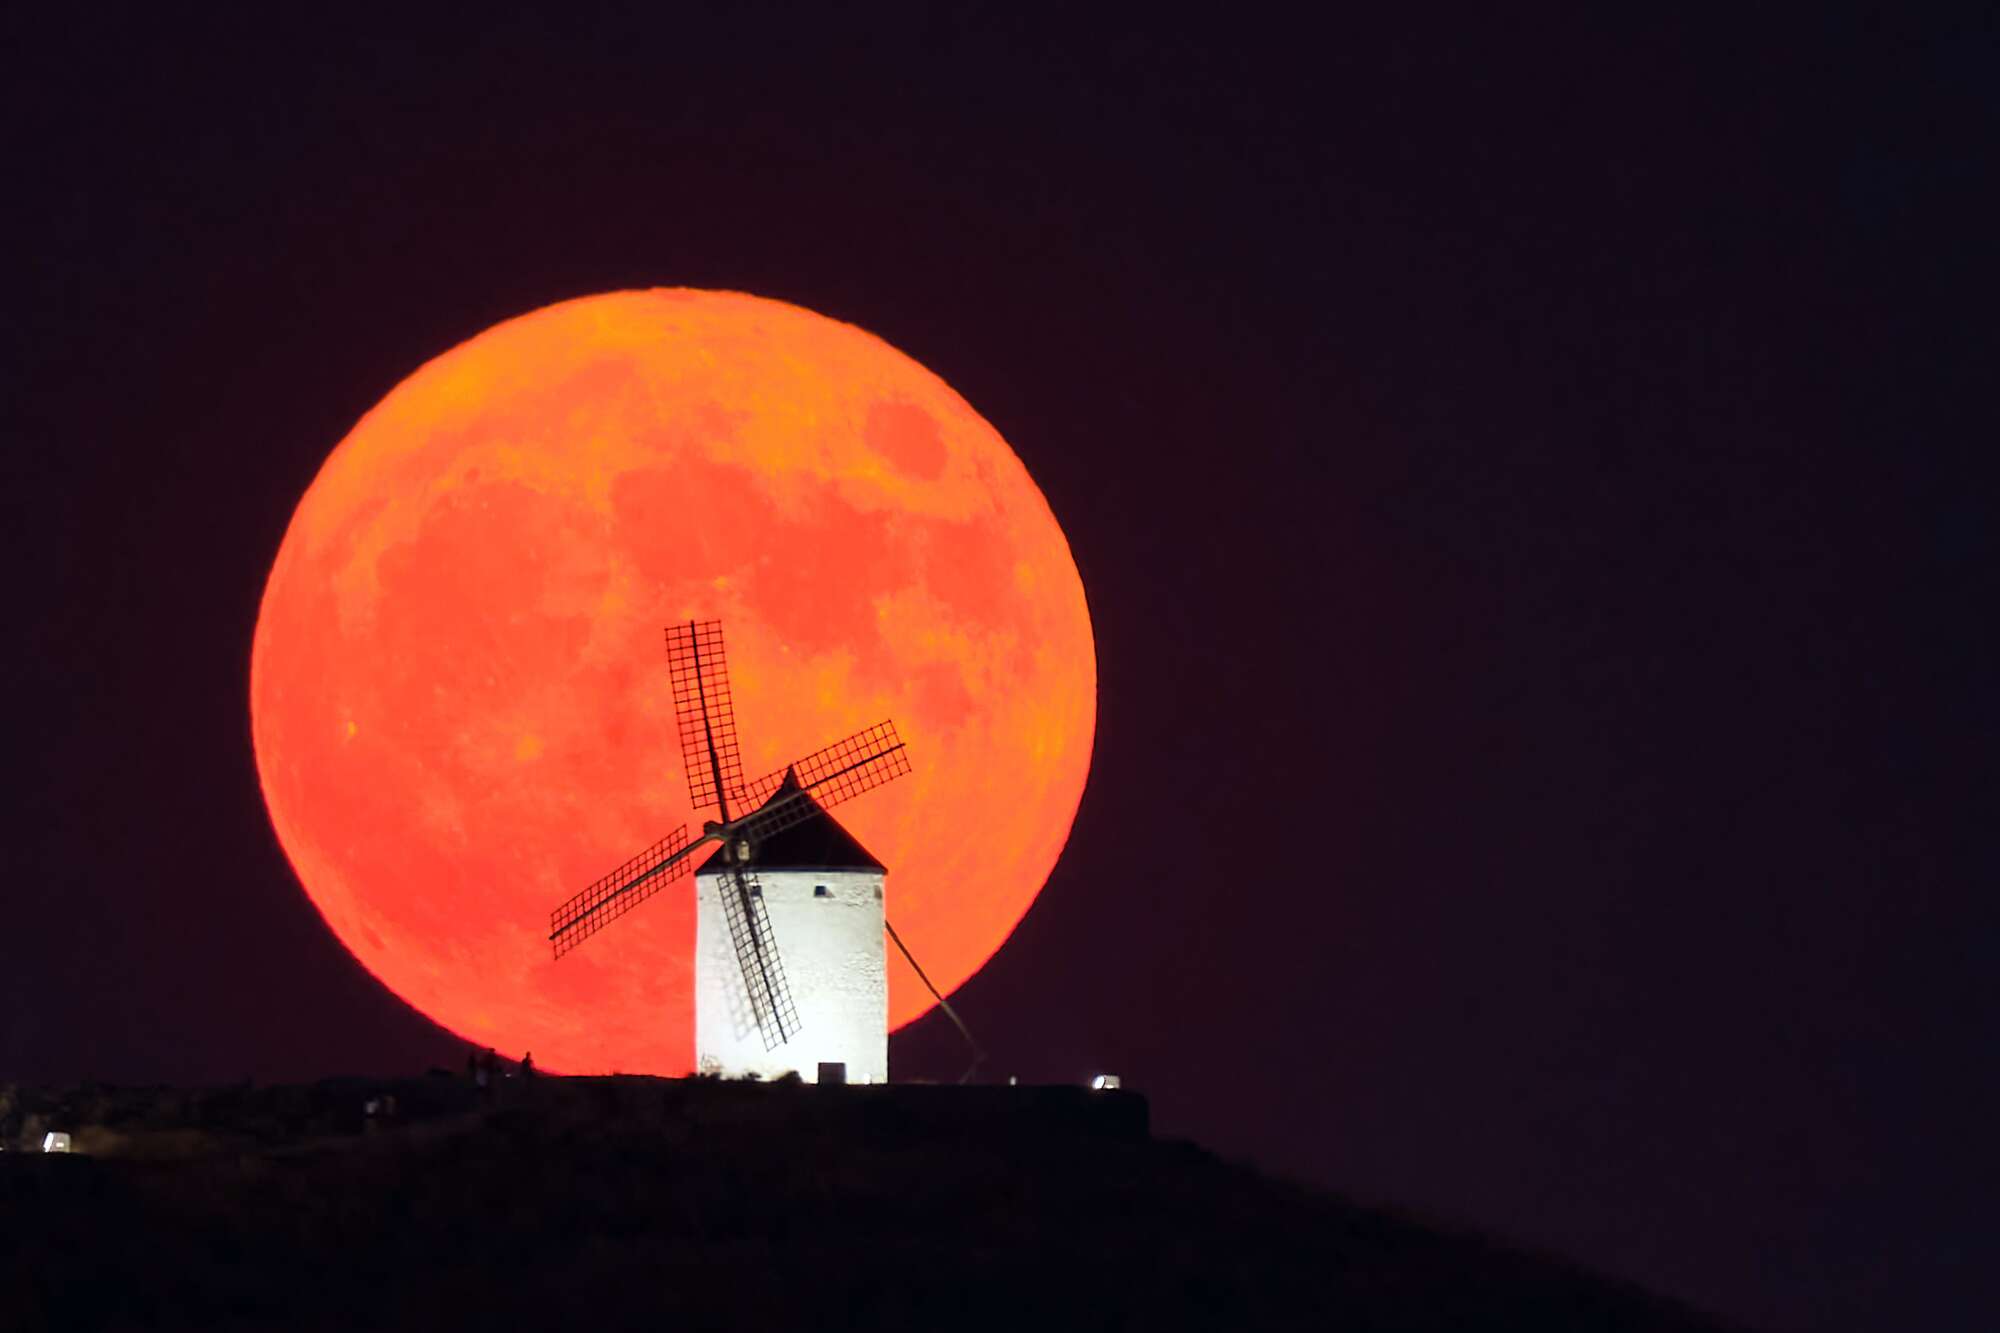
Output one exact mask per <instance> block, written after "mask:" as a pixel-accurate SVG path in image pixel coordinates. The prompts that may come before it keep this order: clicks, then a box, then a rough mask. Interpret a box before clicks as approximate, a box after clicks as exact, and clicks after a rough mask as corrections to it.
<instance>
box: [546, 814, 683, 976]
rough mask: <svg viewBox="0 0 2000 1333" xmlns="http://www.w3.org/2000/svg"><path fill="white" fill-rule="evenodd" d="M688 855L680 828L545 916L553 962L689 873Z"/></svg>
mask: <svg viewBox="0 0 2000 1333" xmlns="http://www.w3.org/2000/svg"><path fill="white" fill-rule="evenodd" d="M697 845H699V844H697ZM693 850H694V848H692V847H689V846H688V830H687V825H685V824H683V825H681V826H680V827H679V828H677V829H675V830H674V831H673V832H672V833H670V834H668V835H667V836H666V837H664V838H662V839H660V840H659V841H658V842H656V843H654V844H653V845H652V846H651V847H648V848H647V849H646V850H645V851H643V852H640V853H639V854H638V855H637V856H635V857H633V858H632V859H631V860H629V861H627V862H626V863H625V864H624V865H622V866H619V867H618V868H617V869H616V870H614V871H612V872H611V873H610V874H608V875H606V876H605V877H604V878H603V879H600V880H598V881H596V882H595V883H593V884H592V885H591V886H590V887H589V888H587V889H585V890H584V891H583V892H582V893H579V894H577V895H576V896H575V897H574V898H571V899H570V900H569V901H568V902H566V903H564V904H563V905H562V906H561V907H558V908H556V910H555V911H553V912H551V913H549V940H550V941H551V942H552V943H553V944H554V945H555V949H556V957H558V958H560V957H562V956H563V955H564V954H566V953H568V952H569V951H570V950H571V949H574V948H575V947H576V946H577V945H579V944H581V943H583V941H585V940H587V939H589V938H590V937H591V936H592V935H595V934H596V933H597V932H598V931H600V930H603V929H604V928H605V927H606V926H608V925H610V924H611V923H612V922H613V921H616V920H617V919H618V918H619V917H621V916H624V915H625V914H626V913H627V912H629V911H631V910H632V909H633V908H635V907H637V906H638V905H639V904H640V903H642V902H645V901H646V899H648V898H650V897H652V896H653V895H654V894H656V893H658V892H659V891H660V890H661V889H663V888H665V887H666V886H667V885H669V884H671V883H673V882H674V881H675V880H677V879H680V878H681V877H682V876H684V875H686V874H687V873H688V872H689V871H691V870H693V869H694V857H693V856H692V855H690V853H692V852H693Z"/></svg>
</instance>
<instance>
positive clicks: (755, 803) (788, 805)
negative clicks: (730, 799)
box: [736, 722, 910, 845]
mask: <svg viewBox="0 0 2000 1333" xmlns="http://www.w3.org/2000/svg"><path fill="white" fill-rule="evenodd" d="M909 771H910V756H909V752H908V751H907V750H906V749H905V748H904V745H903V740H902V738H901V737H900V736H898V735H897V734H896V724H895V723H893V722H878V723H876V724H875V725H874V726H872V727H869V728H867V729H866V730H863V731H857V732H855V733H854V734H853V735H852V736H849V737H848V738H847V739H846V740H844V741H838V742H836V743H834V744H832V745H829V746H827V747H826V748H825V749H824V750H819V751H816V752H814V753H812V754H809V755H807V756H806V757H805V758H803V759H800V760H798V761H797V762H795V763H792V764H788V765H786V766H785V767H784V768H781V769H779V770H778V771H777V772H775V773H770V774H766V775H765V776H764V777H761V778H759V779H757V780H756V781H755V782H753V783H751V784H750V786H749V787H748V788H746V789H745V791H744V793H743V797H742V799H743V801H744V802H745V804H746V805H747V806H750V807H755V809H754V812H753V813H751V814H748V815H745V816H744V817H743V819H742V820H741V821H740V822H739V823H738V824H737V826H736V827H737V829H738V832H737V834H736V836H737V837H738V838H747V839H748V840H749V841H750V842H751V844H752V845H755V844H756V843H758V842H761V841H763V840H764V839H765V838H768V837H770V836H771V835H772V834H774V833H778V832H781V831H782V830H784V829H788V828H791V827H792V826H793V825H795V824H801V823H804V822H805V821H806V820H808V819H811V818H813V817H814V816H815V815H817V814H819V813H820V812H821V811H822V810H826V809H829V808H831V807H833V806H836V805H839V804H840V803H841V802H842V801H846V800H849V799H851V798H853V797H856V796H859V795H860V794H861V793H862V792H865V791H871V790H873V789H874V788H876V787H879V786H881V785H882V784H883V783H885V782H892V781H894V780H895V779H897V778H899V777H902V776H903V775H904V774H905V773H908V772H909ZM788 778H790V779H792V780H793V785H795V786H796V791H793V792H786V791H785V787H786V786H787V779H788Z"/></svg>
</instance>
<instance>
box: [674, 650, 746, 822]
mask: <svg viewBox="0 0 2000 1333" xmlns="http://www.w3.org/2000/svg"><path fill="white" fill-rule="evenodd" d="M667 676H668V679H669V680H670V681H671V683H672V685H673V690H674V724H675V726H676V727H677V728H678V729H679V732H680V741H681V767H682V768H683V769H685V770H686V771H687V782H688V799H689V800H691V801H692V802H694V809H695V813H696V814H697V815H699V814H700V813H701V812H702V811H703V810H704V809H706V808H708V807H710V806H713V807H714V808H715V812H716V813H715V817H716V818H717V819H719V820H721V821H722V822H723V823H725V824H726V823H728V822H729V799H730V798H731V797H733V796H738V794H739V793H740V792H741V791H742V788H743V759H742V756H741V755H740V754H739V753H738V752H737V747H736V701H735V699H734V698H733V697H732V696H731V694H730V690H729V659H728V656H727V655H726V654H725V653H724V652H723V648H722V622H721V621H719V620H690V621H689V622H688V623H687V624H685V625H673V626H670V627H668V629H667Z"/></svg>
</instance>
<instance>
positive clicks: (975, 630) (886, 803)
mask: <svg viewBox="0 0 2000 1333" xmlns="http://www.w3.org/2000/svg"><path fill="white" fill-rule="evenodd" d="M711 618H714V619H720V620H722V621H723V622H724V626H725V631H726V634H727V636H728V654H729V667H730V673H731V676H732V679H733V684H734V691H735V711H736V718H737V723H738V728H739V733H740V737H741V743H742V750H743V761H744V768H745V771H746V772H747V773H762V772H765V771H770V770H774V769H777V768H779V767H781V766H782V765H783V764H784V763H785V762H787V761H788V760H790V759H792V758H795V757H797V756H799V755H803V754H805V753H808V752H810V751H812V750H816V749H818V748H820V747H821V746H823V745H826V744H828V743H830V742H832V741H834V740H837V739H839V738H840V737H842V736H845V735H848V734H849V733H851V732H854V731H857V730H859V729H861V728H862V727H864V726H867V725H869V724H871V723H874V722H876V721H879V720H881V719H883V718H893V719H894V720H895V722H896V724H897V726H898V729H899V730H900V732H901V733H902V735H903V737H904V739H905V740H906V741H907V742H908V744H909V747H910V755H911V760H912V763H913V765H914V771H913V773H912V775H911V776H910V777H907V778H904V779H902V780H901V781H899V782H897V783H894V784H891V785H890V786H888V787H884V788H882V789H879V790H877V791H874V792H870V793H868V794H867V795H866V796H864V797H862V798H860V799H858V800H856V801H854V802H852V803H850V804H848V805H845V806H842V807H841V809H840V810H839V817H840V819H841V821H842V822H843V823H844V824H846V825H847V827H848V828H849V829H850V830H852V831H853V832H854V834H855V835H856V837H858V838H859V839H860V840H861V842H862V843H863V844H864V845H865V846H867V847H868V848H869V849H870V850H871V851H872V852H873V853H874V854H875V855H876V856H877V857H878V858H880V859H881V860H882V861H883V862H884V863H885V864H886V865H887V866H888V867H889V878H888V889H887V893H888V911H889V916H890V919H891V920H892V921H894V922H895V923H896V927H897V929H898V931H899V932H900V933H901V934H902V936H903V938H904V939H905V940H907V941H908V942H909V943H910V945H911V947H912V948H913V949H914V950H915V951H916V953H917V956H918V958H919V959H920V960H921V961H922V962H923V964H924V966H925V969H926V970H927V971H928V972H930V974H931V976H932V979H933V980H935V981H936V982H938V984H939V985H940V987H941V988H943V989H944V990H946V992H947V993H949V992H950V991H951V990H952V989H955V988H956V987H957V986H958V985H960V984H961V983H962V982H963V981H964V980H965V979H966V978H967V977H969V976H970V975H972V973H973V972H975V971H976V970H978V968H979V967H980V966H981V965H982V964H984V963H985V962H986V960H987V959H988V958H989V957H991V956H992V954H993V952H994V951H995V950H996V949H998V948H999V947H1000V945H1001V944H1002V943H1003V942H1004V941H1005V939H1006V938H1007V936H1008V934H1009V933H1010V932H1011V931H1012V930H1013V928H1014V927H1015V925H1016V924H1017V923H1018V922H1019V921H1020V919H1021V917H1022V915H1023V914H1024V913H1025V912H1026V911H1027V909H1028V907H1029V905H1030V904H1031V903H1032V902H1033V900H1034V898H1035V895H1036V894H1037V893H1038V892H1039V891H1040V889H1041V887H1042V885H1043V884H1044V882H1045V881H1046V879H1047V877H1048V874H1049V871H1050V869H1051V868H1052V867H1053V866H1054V864H1055V861H1056V858H1057V856H1058V855H1059V854H1060V852H1061V850H1062V847H1063V844H1064V842H1065V841H1066V839H1067V837H1068V834H1069V830H1070V826H1071V822H1072V820H1073V819H1074V817H1075V813H1076V808H1077V802H1078V800H1079V799H1080V797H1081V795H1082V791H1083V785H1084V781H1085V778H1086V775H1087V772H1088V768H1089V760H1090V749H1091V743H1092V737H1093V732H1094V728H1095V721H1096V660H1095V650H1094V645H1093V642H1092V638H1091V629H1090V620H1089V613H1088V609H1087V607H1086V604H1085V600H1084V591H1083V585H1082V582H1081V579H1080V578H1079V576H1078V574H1077V570H1076V565H1075V562H1074V560H1073V559H1072V558H1071V555H1070V551H1069V547H1068V544H1067V542H1066V540H1065V539H1064V537H1063V534H1062V531H1061V528H1060V527H1059V526H1058V524H1057V522H1056V520H1055V517H1054V515H1053V514H1052V513H1051V512H1050V510H1049V507H1048V504H1047V502H1046V501H1045V500H1044V498H1043V496H1042V494H1041V492H1040V491H1039V490H1038V489H1037V488H1036V486H1035V484H1034V482H1033V481H1032V480H1031V479H1030V477H1029V476H1028V473H1027V471H1026V469H1025V468H1024V467H1023V466H1022V464H1021V462H1020V460H1019V459H1018V458H1017V457H1016V456H1015V455H1014V453H1013V451H1012V450H1011V449H1010V448H1009V447H1008V445H1007V444H1006V442H1005V441H1004V440H1003V439H1002V438H1001V437H1000V435H999V433H998V432H997V431H995V430H994V429H993V427H992V426H990V425H989V424H988V423H987V422H986V421H985V420H983V419H982V418H981V417H980V416H979V415H978V414H977V413H976V412H975V411H974V410H973V409H972V408H971V407H970V406H969V405H968V404H967V403H966V402H965V401H964V400H963V399H961V398H960V397H959V396H958V395H957V394H956V393H954V392H953V391H952V390H951V388H950V387H949V386H948V385H946V384H945V383H944V382H943V381H942V380H941V379H939V378H938V377H937V376H935V375H933V374H931V373H930V372H929V371H927V370H925V369H924V368H923V367H922V366H920V365H918V364H917V363H916V362H915V361H913V360H911V359H910V358H909V357H907V356H905V355H903V354H902V353H900V352H898V351H897V350H896V349H894V348H892V347H890V346H889V345H888V344H887V343H884V342H883V341H881V340H880V339H878V338H875V337H874V336H872V335H870V334H868V333H866V332H864V331H862V330H860V329H858V328H855V327H853V326H851V325H847V324H842V323H838V322H836V321H834V320H830V319H827V318H825V317H823V316H820V315H817V314H814V313H812V312H810V311H806V310H803V309H801V308H799V307H796V306H791V305H787V304H784V303H781V302H777V301H771V300H766V299H762V298H758V297H752V296H746V295H742V294H737V293H722V292H701V291H689V290H656V291H645V292H619V293H611V294H607V295H603V296H595V297H587V298H583V299H580V300H575V301H569V302H565V303H562V304H560V305H555V306H550V307H547V308H545V309H542V310H538V311H535V312H533V313H531V314H528V315H524V316H522V317H520V318H518V319H514V320H510V321H508V322H506V323H503V324H500V325H497V326H495V327H494V328H492V329H489V330H487V331H486V332H484V333H482V334H480V335H478V336H477V337H475V338H473V339H471V340H469V341H468V342H465V343H463V344H461V345H460V346H458V347H456V348H454V349H452V350H451V351H449V352H446V353H445V354H444V355H442V356H439V357H438V358H436V359H435V360H433V361H431V362H429V363H428V364H426V365H425V366H423V367H422V368H420V369H419V370H417V371H416V373H414V374H413V375H411V376H410V377H409V378H408V379H407V380H405V381H404V382H403V383H401V384H399V385H398V386H396V388H395V389H393V390H392V391H391V392H390V393H389V394H388V396H387V397H385V398H384V399H383V400H382V402H381V403H380V404H378V405H377V406H376V407H375V408H374V409H373V410H372V411H370V412H369V413H368V414H367V415H366V416H365V417H364V418H363V419H362V420H361V421H360V423H359V424H357V425H356V426H355V428H354V430H353V431H352V432H351V433H350V434H349V435H348V436H347V438H346V439H344V440H342V441H341V442H340V444H339V445H338V446H337V447H336V448H335V449H334V451H333V453H332V454H331V455H330V456H329V457H328V459H327V461H326V463H325V465H324V467H323V468H322V469H321V471H320V473H319V475H318V477H317V478H316V479H315V480H314V481H313V483H312V485H311V487H310V488H309V489H308V490H307V492H306V494H305V496H304V498H303V499H302V500H301V501H300V503H299V505H298V508H297V511H296V512H295V514H294V515H293V519H292V523H291V526H290V528H289V529H288V531H287V532H286V535H285V538H284V541H283V543H282V545H281V547H280V549H279V552H278V555H277V558H276V560H275V562H274V563H273V566H272V569H271V573H270V578H269V582H268V584H267V586H266V589H265V594H264V599H263V604H262V608H261V610H260V614H259V618H258V624H257V630H256V635H255V639H254V643H253V647H252V655H251V700H250V703H251V722H252V735H253V739H254V743H255V747H256V758H257V767H258V774H259V778H260V781H261V783H262V787H263V791H264V796H265V801H266V804H267V806H268V808H269V811H270V815H271V821H272V825H273V827H274V829H275V830H276V832H277V836H278V839H279V841H280V843H281V844H282V845H283V847H284V850H285V852H286V855H287V856H288V857H289V858H290V860H291V863H292V865H293V867H294V868H295V870H296V871H297V873H298V877H299V881H300V883H301V884H302V885H303V886H304V888H305V891H306V892H307V894H308V895H310V897H311V899H312V901H313V902H314V904H315V905H316V906H317V907H318V909H319V911H320V912H321V914H322V915H323V916H324V917H325V919H326V921H327V924H328V925H329V926H330V927H331V928H332V930H333V931H334V932H335V934H336V935H337V936H338V937H339V938H340V940H341V942H342V943H343V944H344V945H345V946H346V947H347V948H348V949H349V950H350V951H352V952H353V954H354V955H355V957H356V958H357V959H359V960H360V961H361V963H362V964H363V965H364V966H366V967H367V968H368V969H369V971H371V972H372V973H373V974H374V975H375V976H376V977H378V978H379V979H381V980H382V981H383V982H384V983H385V984H386V985H388V986H389V987H390V988H392V989H393V990H394V991H395V992H396V993H397V994H398V995H400V996H402V997H403V998H404V999H405V1000H406V1001H408V1002H409V1003H410V1004H411V1005H413V1006H414V1007H416V1008H417V1009H419V1010H421V1011H422V1012H423V1013H425V1014H426V1015H428V1016H429V1017H431V1018H432V1019H433V1020H435V1021H436V1022H438V1023H440V1024H441V1025H443V1026H445V1027H447V1028H449V1029H451V1030H452V1031H454V1032H457V1033H460V1034H462V1035H464V1036H465V1037H466V1038H468V1039H469V1040H472V1041H476V1042H479V1043H481V1044H485V1045H493V1046H496V1047H498V1048H500V1049H501V1050H503V1051H506V1052H511V1053H516V1054H518V1053H521V1052H525V1051H530V1050H532V1051H533V1052H534V1054H535V1058H536V1060H537V1062H538V1063H540V1064H542V1065H544V1066H546V1067H549V1068H552V1069H557V1070H567V1071H575V1072H589V1071H605V1070H625V1071H629V1072H639V1071H647V1072H658V1073H683V1072H686V1071H687V1069H688V1068H689V1067H690V1065H691V1063H692V1059H693V1042H692V1024H693V1017H692V996H691V985H692V973H691V962H692V959H691V955H692V949H693V935H694V925H693V923H694V909H693V901H692V897H691V895H690V894H689V893H687V892H683V891H680V889H678V888H677V889H675V890H669V891H668V892H665V893H662V894H660V895H658V897H656V898H655V899H653V900H652V901H650V902H648V903H646V904H645V905H644V906H642V907H641V908H640V909H639V910H637V911H634V912H632V913H630V914H629V915H628V916H626V917H624V918H622V919H621V920H619V921H618V922H617V923H616V925H615V926H614V927H612V928H610V929H607V930H606V931H604V932H603V934H602V935H601V936H600V937H598V938H595V939H593V940H591V941H590V943H589V944H588V945H586V946H584V947H583V948H581V949H579V950H577V951H576V952H574V953H572V954H570V955H568V956H567V957H565V958H563V959H562V960H561V962H559V963H557V962H554V961H552V959H551V958H550V950H549V947H548V943H547V940H546V931H547V920H548V913H549V910H550V909H551V908H552V907H554V906H555V905H556V904H557V903H559V902H561V901H562V900H564V899H566V898H568V897H569V896H570V895H571V894H573V893H575V892H576V891H577V890H578V889H579V888H580V887H582V886H583V885H584V884H586V883H588V882H589V881H591V880H593V879H595V878H597V877H598V876H600V875H602V874H604V873H606V872H607V871H608V870H609V869H610V868H611V867H612V866H614V865H616V864H618V863H619V862H621V861H623V860H625V859H626V858H627V857H629V856H632V855H633V854H635V853H637V852H638V851H640V850H641V849H642V848H645V847H647V846H649V845H651V844H652V843H653V842H655V841H657V840H658V839H659V838H661V837H663V836H665V834H666V833H668V832H669V831H670V830H672V829H673V828H674V827H675V826H676V825H678V824H681V823H689V824H692V825H694V826H695V827H697V828H698V827H699V817H698V816H697V815H696V814H695V812H694V811H692V810H691V809H690V807H689V802H688V792H687V784H686V781H685V779H684V777H683V775H682V772H681V759H680V753H679V746H678V741H677V738H676V734H675V730H674V719H673V700H672V695H671V691H670V689H669V686H668V680H667V672H666V662H665V656H664V646H663V641H662V633H661V631H662V628H663V627H664V626H665V625H666V624H667V623H669V622H672V621H680V620H687V619H711ZM779 944H780V948H781V949H782V946H783V941H782V940H781V941H779ZM930 1004H931V1001H930V998H929V996H928V995H927V994H925V993H924V991H923V988H922V986H921V985H920V983H919V982H918V981H917V979H916V978H915V976H914V975H913V974H911V973H910V972H909V969H908V965H907V964H906V963H904V962H903V960H902V959H901V957H900V955H896V956H894V958H893V961H892V972H891V976H890V1021H891V1024H892V1025H893V1026H901V1025H903V1024H905V1023H907V1022H909V1021H910V1020H912V1019H914V1018H916V1017H918V1016H919V1015H920V1014H922V1013H923V1012H925V1011H926V1010H927V1009H928V1008H929V1007H930Z"/></svg>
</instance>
